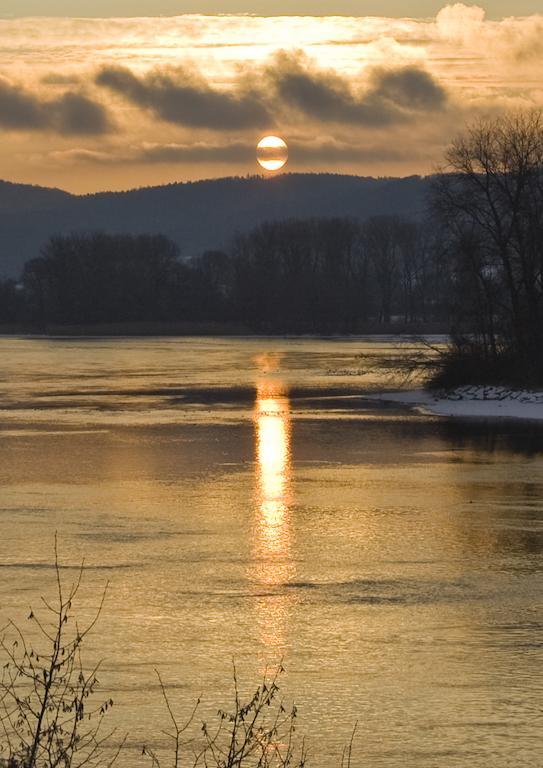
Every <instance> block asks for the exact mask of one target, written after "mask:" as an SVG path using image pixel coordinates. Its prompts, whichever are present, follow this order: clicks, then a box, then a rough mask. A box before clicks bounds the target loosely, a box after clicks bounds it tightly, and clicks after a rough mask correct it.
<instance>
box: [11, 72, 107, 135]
mask: <svg viewBox="0 0 543 768" xmlns="http://www.w3.org/2000/svg"><path fill="white" fill-rule="evenodd" d="M0 127H2V128H6V129H8V130H18V131H53V132H55V133H59V134H61V135H64V136H84V135H89V136H90V135H101V134H104V133H107V132H108V131H109V130H110V128H111V123H110V119H109V116H108V113H107V111H106V109H105V108H104V107H103V106H102V105H101V104H98V103H97V102H95V101H92V100H91V99H90V98H88V97H87V96H84V95H83V94H81V93H75V92H67V93H64V94H63V95H61V96H59V97H55V98H53V99H44V98H40V97H39V96H37V95H36V94H34V93H33V92H31V91H29V90H28V89H26V88H24V87H22V86H20V85H15V84H13V83H11V82H9V81H8V80H5V79H0Z"/></svg>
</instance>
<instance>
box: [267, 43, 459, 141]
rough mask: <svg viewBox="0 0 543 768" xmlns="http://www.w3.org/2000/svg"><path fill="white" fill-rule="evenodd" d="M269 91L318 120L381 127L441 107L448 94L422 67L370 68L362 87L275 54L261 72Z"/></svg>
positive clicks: (301, 59)
mask: <svg viewBox="0 0 543 768" xmlns="http://www.w3.org/2000/svg"><path fill="white" fill-rule="evenodd" d="M266 78H267V81H268V83H269V87H270V88H271V89H272V90H274V91H275V93H276V95H277V98H278V99H279V100H280V102H281V103H282V104H284V105H287V106H290V107H294V108H295V109H297V110H299V111H300V112H303V113H305V114H306V115H308V116H310V117H312V118H315V119H318V120H320V121H322V122H330V121H331V122H338V123H347V124H358V125H366V126H381V125H388V124H391V123H398V122H404V121H405V120H406V119H408V118H409V117H411V116H413V115H414V114H415V113H417V112H420V111H431V110H437V109H441V108H442V107H443V106H444V105H445V103H446V101H447V94H446V92H445V90H444V88H443V87H442V86H441V85H440V84H439V83H438V82H437V81H436V80H435V79H434V78H433V77H432V76H431V75H430V74H429V73H428V72H426V71H425V70H424V69H421V68H420V67H417V66H415V65H408V66H403V67H400V68H397V69H383V68H374V69H372V70H371V73H370V77H369V80H368V82H367V84H366V87H365V88H364V89H361V90H360V89H358V90H355V88H354V85H353V84H352V81H351V80H350V79H349V78H347V77H345V76H342V75H340V74H339V73H337V72H335V71H333V70H322V69H319V68H317V67H315V66H314V65H313V63H312V62H311V61H310V60H309V59H308V58H307V56H305V55H304V54H303V53H301V52H295V53H287V52H285V51H282V52H280V53H279V54H278V55H276V57H275V59H274V61H273V63H272V64H271V65H270V66H268V67H267V68H266Z"/></svg>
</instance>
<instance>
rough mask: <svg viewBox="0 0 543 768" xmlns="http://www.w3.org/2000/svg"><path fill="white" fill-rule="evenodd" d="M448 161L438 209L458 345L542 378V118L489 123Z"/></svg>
mask: <svg viewBox="0 0 543 768" xmlns="http://www.w3.org/2000/svg"><path fill="white" fill-rule="evenodd" d="M446 157H447V166H446V168H445V169H444V170H445V171H447V173H443V174H442V175H440V176H439V177H438V178H437V179H436V182H435V185H434V209H435V211H436V212H437V213H438V215H439V217H440V219H441V222H442V223H443V225H444V231H445V234H446V237H447V238H448V239H449V241H450V250H451V254H452V256H453V261H452V264H451V268H452V271H453V274H454V281H455V285H456V302H455V307H456V312H455V315H456V339H457V346H458V347H464V349H466V350H469V354H470V355H472V356H473V355H475V357H477V356H479V357H480V359H481V360H483V361H486V362H487V363H488V365H489V366H490V368H492V369H493V370H497V369H498V368H500V369H501V368H503V366H502V363H503V362H504V361H506V366H509V368H511V372H512V373H513V369H514V370H515V372H516V374H517V376H521V377H522V376H524V377H525V378H526V379H534V380H535V379H537V380H543V356H542V354H541V351H542V348H543V347H542V345H543V115H542V113H540V112H529V113H518V114H514V115H506V116H503V117H500V118H497V119H493V120H484V121H480V122H479V123H476V124H475V125H473V126H472V127H471V128H469V129H468V130H467V132H466V133H465V134H464V135H462V136H460V137H459V138H458V139H456V140H455V141H454V142H453V144H452V145H451V147H450V149H449V151H448V152H447V156H446ZM521 372H522V373H521Z"/></svg>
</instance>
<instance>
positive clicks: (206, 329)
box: [0, 320, 448, 338]
mask: <svg viewBox="0 0 543 768" xmlns="http://www.w3.org/2000/svg"><path fill="white" fill-rule="evenodd" d="M447 333H448V327H447V326H446V325H445V324H444V323H402V322H394V323H377V322H367V323H363V324H361V325H359V326H357V327H356V328H353V329H352V331H351V332H350V333H341V332H340V331H338V329H334V328H328V329H326V328H320V329H314V328H310V327H307V328H305V329H302V330H300V329H298V330H297V331H292V332H291V331H288V330H277V328H260V329H255V328H250V327H249V326H246V325H243V324H242V323H228V322H196V321H188V320H187V321H180V322H152V321H145V322H123V323H120V322H119V323H96V324H93V325H53V324H50V325H46V326H31V325H24V324H11V325H0V336H42V337H43V336H45V337H59V336H79V337H85V336H88V337H91V338H97V337H100V336H107V337H116V336H118V337H124V336H133V337H141V336H157V337H158V336H277V337H278V338H283V337H285V336H289V335H293V336H298V335H300V336H304V335H308V336H345V337H348V336H445V335H446V334H447Z"/></svg>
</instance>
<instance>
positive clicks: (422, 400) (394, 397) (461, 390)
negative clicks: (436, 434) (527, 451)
mask: <svg viewBox="0 0 543 768" xmlns="http://www.w3.org/2000/svg"><path fill="white" fill-rule="evenodd" d="M365 399H367V400H378V401H379V402H385V403H397V404H398V405H407V406H410V407H412V408H413V409H414V410H415V411H418V412H419V413H423V414H427V415H431V416H443V417H455V418H465V419H528V420H531V421H543V391H542V392H536V391H530V390H513V389H511V388H508V387H500V386H464V387H457V388H456V389H454V390H451V391H449V392H429V391H427V390H425V389H411V390H407V389H406V390H400V391H394V392H380V393H376V394H375V395H366V396H365Z"/></svg>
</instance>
